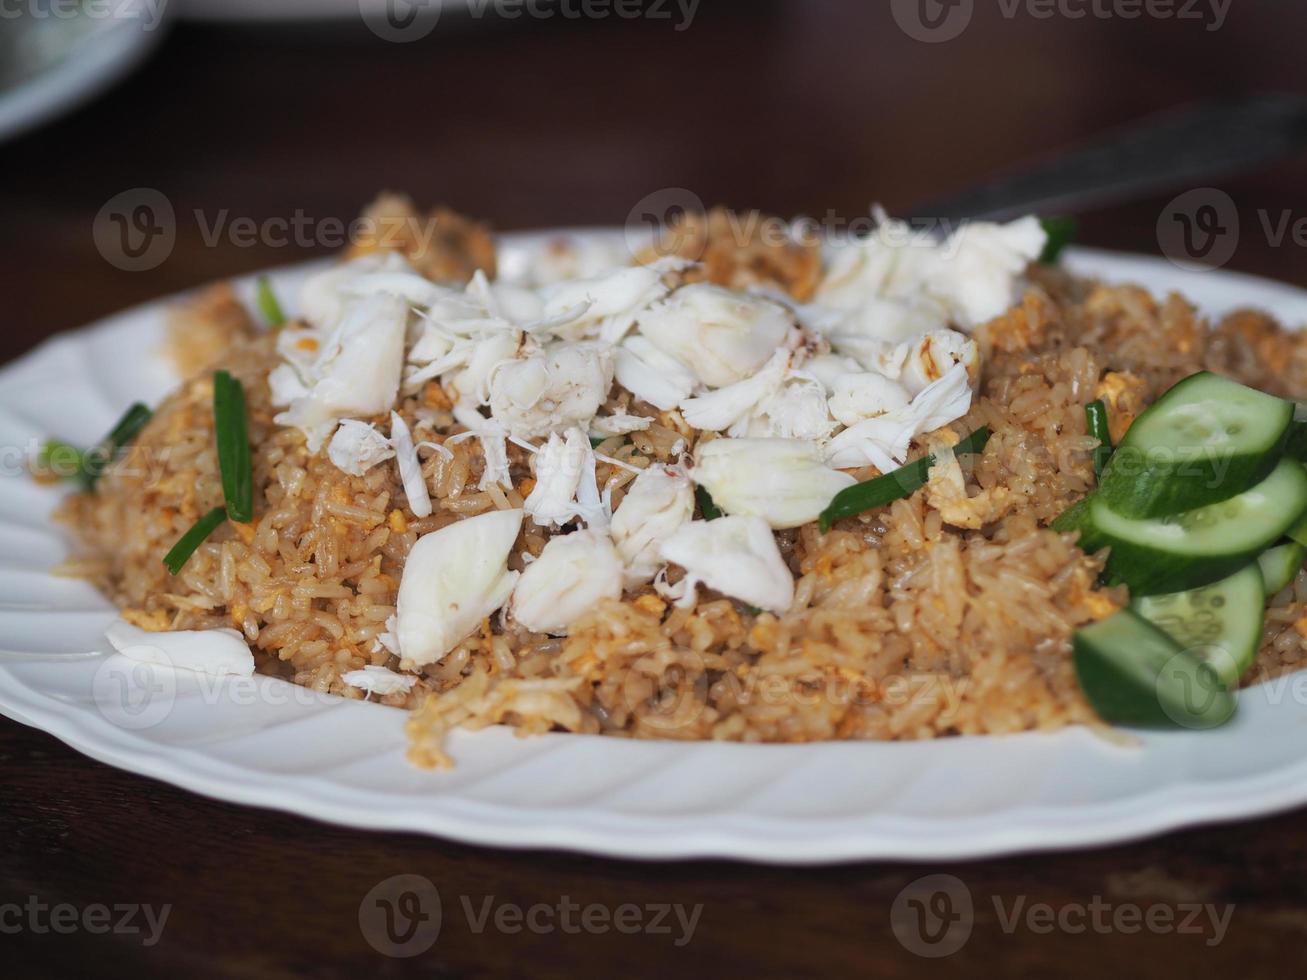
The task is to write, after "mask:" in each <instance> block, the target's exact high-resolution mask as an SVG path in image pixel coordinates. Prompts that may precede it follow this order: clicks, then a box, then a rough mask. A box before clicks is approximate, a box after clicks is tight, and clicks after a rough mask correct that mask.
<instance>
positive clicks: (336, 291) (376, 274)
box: [299, 252, 450, 329]
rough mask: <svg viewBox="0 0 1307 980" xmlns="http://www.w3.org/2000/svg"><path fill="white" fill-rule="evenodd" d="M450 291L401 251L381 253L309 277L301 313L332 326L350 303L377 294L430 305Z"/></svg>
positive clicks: (318, 324) (302, 294)
mask: <svg viewBox="0 0 1307 980" xmlns="http://www.w3.org/2000/svg"><path fill="white" fill-rule="evenodd" d="M448 292H450V291H449V290H447V289H444V288H442V287H440V286H437V285H436V284H435V283H433V282H432V281H431V280H430V279H427V278H425V277H423V276H422V275H420V274H419V273H418V272H417V271H416V270H415V269H414V268H413V267H412V266H411V265H409V264H408V262H407V261H406V260H405V258H404V257H403V256H402V255H400V254H399V253H398V252H378V253H374V254H372V255H364V256H361V257H359V258H357V259H351V260H350V261H348V262H343V263H341V264H340V265H337V266H335V267H334V268H331V269H328V270H327V271H326V272H320V273H318V274H317V275H315V276H311V277H310V278H309V279H308V280H306V281H305V283H304V285H303V287H302V288H301V289H300V304H299V305H300V316H302V317H303V318H304V319H305V320H307V321H308V322H309V323H311V324H313V325H314V326H316V327H321V328H323V329H330V328H331V327H333V326H335V324H336V322H337V321H338V320H339V319H340V318H341V316H342V315H343V314H344V313H345V312H346V309H347V308H348V307H349V306H351V305H352V304H353V303H355V302H357V301H358V300H359V299H360V298H363V297H366V296H369V295H372V294H374V293H390V294H393V295H397V296H401V297H403V299H404V300H405V301H406V302H408V303H410V304H412V305H414V306H428V305H430V304H432V303H434V302H436V301H437V300H438V299H439V298H440V297H441V296H443V295H445V294H447V293H448Z"/></svg>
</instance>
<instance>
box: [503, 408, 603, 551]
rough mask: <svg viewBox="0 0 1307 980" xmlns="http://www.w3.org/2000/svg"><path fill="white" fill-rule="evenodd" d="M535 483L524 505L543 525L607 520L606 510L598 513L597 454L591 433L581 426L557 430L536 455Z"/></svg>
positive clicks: (538, 522)
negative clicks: (560, 431) (583, 520)
mask: <svg viewBox="0 0 1307 980" xmlns="http://www.w3.org/2000/svg"><path fill="white" fill-rule="evenodd" d="M535 479H536V484H535V487H534V488H533V489H532V490H531V493H530V495H529V496H528V497H527V498H526V501H525V503H524V504H523V506H524V507H525V508H526V512H527V513H528V514H530V515H531V519H532V520H533V521H534V522H535V523H536V524H539V525H541V526H545V527H547V526H550V525H561V524H566V523H568V522H569V521H571V520H573V519H574V518H576V517H584V518H586V520H587V523H590V524H592V525H593V524H596V523H598V524H604V523H606V514H604V515H600V514H596V513H595V510H594V508H595V507H596V506H599V507H600V509H601V510H602V504H601V501H600V499H599V491H598V487H597V486H596V485H595V454H594V448H593V447H592V446H591V445H590V437H589V436H588V435H586V433H585V432H584V431H583V430H582V429H580V428H575V427H574V428H571V429H568V430H567V432H566V434H565V435H563V436H559V435H558V434H557V433H554V434H552V435H551V436H550V437H549V441H548V442H546V443H545V444H544V445H543V446H541V447H540V451H539V452H538V453H536V455H535Z"/></svg>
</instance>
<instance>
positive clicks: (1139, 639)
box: [1072, 609, 1235, 728]
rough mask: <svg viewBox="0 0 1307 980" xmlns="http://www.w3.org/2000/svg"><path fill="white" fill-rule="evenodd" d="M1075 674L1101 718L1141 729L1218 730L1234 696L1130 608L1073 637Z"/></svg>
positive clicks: (1232, 705)
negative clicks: (1216, 728)
mask: <svg viewBox="0 0 1307 980" xmlns="http://www.w3.org/2000/svg"><path fill="white" fill-rule="evenodd" d="M1072 646H1073V648H1074V651H1075V653H1074V662H1075V667H1076V676H1077V677H1078V678H1079V679H1080V686H1081V688H1082V689H1083V690H1084V692H1085V697H1087V698H1088V699H1089V703H1090V704H1091V705H1092V706H1093V708H1094V710H1095V711H1097V712H1098V714H1099V716H1100V717H1101V718H1102V719H1103V720H1104V721H1106V722H1108V723H1110V724H1114V725H1131V726H1136V727H1141V728H1215V727H1217V726H1218V725H1223V724H1225V723H1226V722H1227V721H1229V720H1230V718H1231V717H1232V716H1233V715H1234V710H1235V699H1234V695H1233V694H1231V693H1230V691H1229V690H1228V689H1227V688H1226V686H1225V685H1224V684H1223V683H1222V682H1221V679H1220V677H1218V676H1217V675H1216V672H1215V671H1213V670H1212V668H1211V667H1210V666H1208V664H1206V663H1205V662H1203V661H1202V660H1199V659H1198V658H1197V657H1195V656H1193V655H1191V654H1188V653H1186V652H1185V651H1184V650H1183V649H1182V648H1181V647H1180V644H1178V643H1176V642H1175V640H1173V639H1171V638H1170V637H1169V636H1167V635H1166V634H1165V633H1163V632H1162V631H1161V630H1159V629H1158V628H1157V627H1156V626H1153V625H1152V624H1151V623H1149V622H1148V621H1147V620H1145V619H1143V618H1142V617H1140V616H1138V615H1136V614H1135V613H1133V612H1131V611H1130V610H1128V609H1126V610H1122V611H1121V612H1119V613H1117V614H1116V615H1115V616H1111V617H1109V618H1107V619H1105V620H1103V621H1102V622H1101V623H1095V624H1094V625H1093V626H1089V627H1086V628H1085V629H1082V630H1080V631H1078V632H1077V633H1076V635H1075V636H1074V638H1073V639H1072Z"/></svg>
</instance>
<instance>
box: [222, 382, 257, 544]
mask: <svg viewBox="0 0 1307 980" xmlns="http://www.w3.org/2000/svg"><path fill="white" fill-rule="evenodd" d="M213 422H214V428H215V430H216V433H217V440H218V470H219V471H220V472H221V474H222V493H223V496H224V497H225V498H226V501H227V516H228V517H230V518H231V519H232V520H233V521H235V522H236V523H238V524H248V523H249V522H250V521H252V520H253V519H254V476H253V466H252V463H251V461H250V433H249V421H248V419H247V418H246V413H245V389H244V388H243V387H242V386H241V383H240V382H239V381H237V380H236V379H235V378H233V377H232V376H231V375H230V374H228V373H227V372H226V371H215V372H214V373H213Z"/></svg>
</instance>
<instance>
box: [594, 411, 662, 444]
mask: <svg viewBox="0 0 1307 980" xmlns="http://www.w3.org/2000/svg"><path fill="white" fill-rule="evenodd" d="M651 425H653V419H651V418H647V417H646V416H643V415H629V414H627V413H625V412H622V413H620V414H614V415H596V416H595V417H594V419H593V420H592V421H591V422H590V431H591V432H592V433H594V434H595V435H597V436H600V437H602V438H604V439H607V438H609V437H611V436H625V435H629V434H630V433H632V432H643V431H644V430H645V429H647V428H649V426H651Z"/></svg>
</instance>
